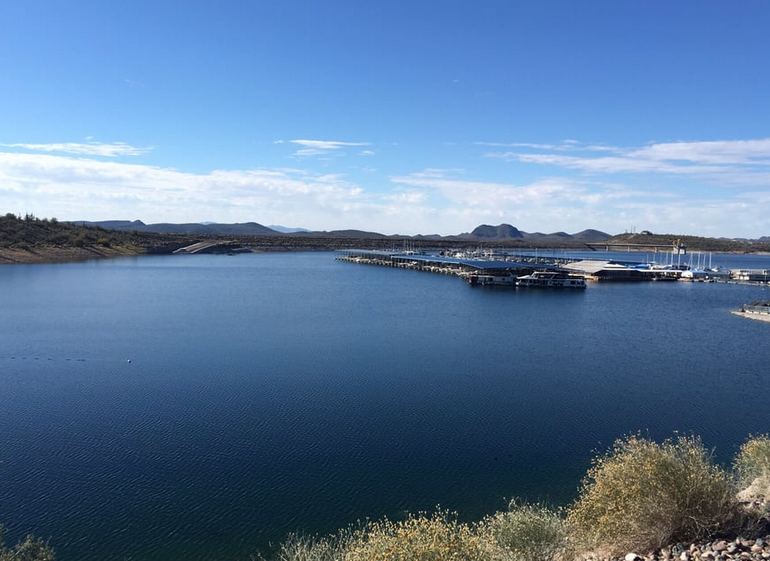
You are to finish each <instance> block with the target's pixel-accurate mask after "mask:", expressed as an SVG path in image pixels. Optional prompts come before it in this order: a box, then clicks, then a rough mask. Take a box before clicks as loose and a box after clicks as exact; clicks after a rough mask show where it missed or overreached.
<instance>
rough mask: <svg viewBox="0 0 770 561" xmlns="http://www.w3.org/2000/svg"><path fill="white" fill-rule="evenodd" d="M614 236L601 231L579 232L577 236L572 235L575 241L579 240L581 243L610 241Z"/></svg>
mask: <svg viewBox="0 0 770 561" xmlns="http://www.w3.org/2000/svg"><path fill="white" fill-rule="evenodd" d="M611 237H612V236H611V235H610V234H608V233H607V232H602V231H600V230H591V229H588V230H583V231H582V232H578V233H577V234H572V239H573V240H579V241H581V242H587V243H592V242H603V241H605V240H608V239H610V238H611Z"/></svg>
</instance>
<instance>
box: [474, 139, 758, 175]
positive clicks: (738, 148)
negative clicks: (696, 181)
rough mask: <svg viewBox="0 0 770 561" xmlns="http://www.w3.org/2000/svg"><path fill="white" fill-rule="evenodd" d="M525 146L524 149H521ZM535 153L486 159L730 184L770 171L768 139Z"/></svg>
mask: <svg viewBox="0 0 770 561" xmlns="http://www.w3.org/2000/svg"><path fill="white" fill-rule="evenodd" d="M519 146H523V145H521V144H520V145H519ZM528 147H530V148H537V149H540V150H541V152H539V153H532V152H521V151H505V152H492V153H489V154H486V156H488V157H493V158H501V159H504V160H513V161H519V162H524V163H534V164H543V165H551V166H558V167H564V168H568V169H574V170H579V171H584V172H587V173H593V174H611V173H662V174H677V175H685V174H689V175H698V176H712V177H715V178H718V179H720V180H725V181H730V182H734V183H735V182H738V183H739V182H741V181H744V182H746V183H752V184H756V183H762V182H763V181H766V179H767V177H768V173H770V138H764V139H757V140H722V141H698V142H659V143H652V144H648V145H646V146H641V147H634V148H621V147H602V149H603V150H606V151H609V152H615V154H613V155H611V156H604V155H602V156H597V155H567V154H564V153H563V150H561V149H560V148H555V147H550V148H546V145H529V146H528Z"/></svg>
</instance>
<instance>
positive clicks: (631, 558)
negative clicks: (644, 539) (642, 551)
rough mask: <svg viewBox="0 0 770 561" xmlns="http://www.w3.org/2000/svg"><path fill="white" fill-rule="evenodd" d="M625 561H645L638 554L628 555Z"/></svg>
mask: <svg viewBox="0 0 770 561" xmlns="http://www.w3.org/2000/svg"><path fill="white" fill-rule="evenodd" d="M623 559H625V561H644V559H642V558H641V557H639V556H638V555H637V554H636V553H628V554H626V556H625V557H624V558H623Z"/></svg>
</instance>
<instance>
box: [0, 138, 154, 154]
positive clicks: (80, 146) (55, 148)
mask: <svg viewBox="0 0 770 561" xmlns="http://www.w3.org/2000/svg"><path fill="white" fill-rule="evenodd" d="M0 146H3V147H5V148H19V149H22V150H28V151H31V152H53V153H59V154H75V155H78V156H103V157H109V158H114V157H117V156H141V155H142V154H146V153H147V152H149V151H150V150H151V148H146V147H145V148H141V147H138V146H132V145H130V144H126V143H125V142H108V143H105V142H54V143H48V144H24V143H16V144H0Z"/></svg>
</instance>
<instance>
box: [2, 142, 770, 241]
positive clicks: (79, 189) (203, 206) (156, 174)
mask: <svg viewBox="0 0 770 561" xmlns="http://www.w3.org/2000/svg"><path fill="white" fill-rule="evenodd" d="M651 146H652V145H651ZM677 149H679V148H677ZM696 152H697V151H696ZM707 152H708V155H706V156H703V155H698V156H697V157H698V158H706V157H707V158H714V157H715V156H714V154H713V151H712V150H711V149H709V150H707ZM724 153H725V152H724V151H722V152H721V154H722V156H720V158H721V157H723V156H724ZM697 154H700V152H697ZM557 156H558V154H557ZM561 156H566V155H565V154H561ZM694 157H695V156H693V158H694ZM732 157H734V158H735V157H737V156H732ZM599 159H601V158H599ZM757 159H758V158H757V157H754V156H752V160H757ZM674 163H676V162H674ZM698 165H708V164H698ZM714 165H717V164H714ZM719 165H720V166H722V165H732V164H719ZM749 165H752V166H754V165H756V164H749ZM299 168H300V166H296V167H295V168H269V169H215V170H212V171H208V172H202V173H192V172H185V171H180V170H175V169H171V168H167V167H159V166H150V165H143V164H136V163H127V162H124V161H114V160H104V159H96V158H88V157H81V156H79V155H78V156H74V155H73V156H64V155H54V154H39V153H21V152H16V151H2V150H0V212H17V213H25V212H33V213H34V214H36V215H39V216H56V217H57V218H59V219H62V220H76V219H83V220H104V219H121V218H123V219H128V218H131V219H133V218H140V219H142V220H145V221H148V222H192V221H200V220H216V221H220V222H236V221H237V222H242V221H249V220H254V221H257V222H261V223H265V224H271V223H272V224H281V223H291V224H294V225H298V226H302V227H305V228H311V229H319V230H322V229H336V228H357V229H363V230H375V231H380V232H383V233H407V234H410V233H441V234H456V233H459V232H462V231H469V230H470V229H472V228H474V227H475V226H477V225H478V224H481V223H496V224H497V223H500V222H508V223H511V224H514V225H515V226H517V227H519V228H521V229H523V230H527V231H557V230H565V231H570V232H574V231H578V230H582V229H584V228H599V229H602V230H605V231H609V232H619V231H623V230H626V229H627V228H629V227H631V226H634V225H636V226H637V227H639V228H640V229H641V228H647V229H651V230H653V231H667V232H672V233H693V234H702V233H706V234H711V235H719V236H722V235H726V236H747V237H757V236H760V235H770V190H767V189H764V188H763V187H764V186H760V187H756V188H753V189H750V190H746V189H737V190H736V189H735V188H734V187H730V188H726V189H723V190H721V191H719V190H714V192H711V193H708V196H706V195H705V194H702V192H698V193H695V194H690V195H688V196H686V195H685V194H684V193H682V192H680V191H678V190H677V189H676V188H673V187H672V188H669V189H666V188H662V187H659V186H657V187H656V188H654V189H647V188H645V187H639V186H635V187H629V186H628V185H624V184H623V183H619V182H608V181H606V180H604V179H598V178H596V177H581V176H578V177H567V178H565V177H543V178H539V179H536V180H533V181H529V182H521V183H518V182H513V181H510V182H509V181H504V180H503V181H484V180H480V179H478V178H475V177H473V176H472V174H471V172H470V171H468V170H463V169H436V168H431V169H425V170H423V171H420V172H415V173H405V174H399V175H394V176H392V177H390V178H389V180H388V179H387V178H386V179H384V180H383V179H382V178H378V177H377V176H374V177H372V178H371V179H370V180H369V181H371V186H372V187H371V188H367V187H365V186H364V185H361V184H358V183H356V182H355V181H352V180H350V178H348V177H347V176H345V175H340V174H336V173H315V172H311V171H308V170H305V169H299ZM720 193H721V194H720Z"/></svg>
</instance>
